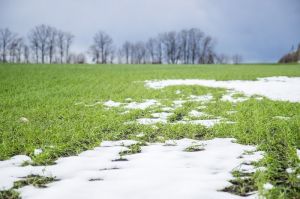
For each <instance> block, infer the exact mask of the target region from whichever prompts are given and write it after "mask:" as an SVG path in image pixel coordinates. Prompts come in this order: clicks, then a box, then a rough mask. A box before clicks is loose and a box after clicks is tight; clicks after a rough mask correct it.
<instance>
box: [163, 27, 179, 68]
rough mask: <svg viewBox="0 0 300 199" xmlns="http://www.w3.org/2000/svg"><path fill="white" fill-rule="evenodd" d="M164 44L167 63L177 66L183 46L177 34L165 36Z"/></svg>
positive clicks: (169, 33)
mask: <svg viewBox="0 0 300 199" xmlns="http://www.w3.org/2000/svg"><path fill="white" fill-rule="evenodd" d="M162 42H163V44H164V49H165V55H166V60H167V63H171V64H177V63H178V60H179V58H180V55H181V46H180V44H179V39H178V35H177V33H176V32H174V31H172V32H168V33H165V34H163V36H162Z"/></svg>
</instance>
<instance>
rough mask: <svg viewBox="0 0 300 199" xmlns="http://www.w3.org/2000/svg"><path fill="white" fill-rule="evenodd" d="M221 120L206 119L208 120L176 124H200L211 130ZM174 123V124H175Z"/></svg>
mask: <svg viewBox="0 0 300 199" xmlns="http://www.w3.org/2000/svg"><path fill="white" fill-rule="evenodd" d="M220 122H221V119H208V120H189V121H178V122H176V123H177V124H200V125H203V126H205V127H207V128H211V127H213V126H214V125H216V124H219V123H220ZM176 123H175V124H176Z"/></svg>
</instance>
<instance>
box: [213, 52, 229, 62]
mask: <svg viewBox="0 0 300 199" xmlns="http://www.w3.org/2000/svg"><path fill="white" fill-rule="evenodd" d="M216 63H218V64H228V63H229V57H228V56H227V55H225V54H219V55H217V56H216Z"/></svg>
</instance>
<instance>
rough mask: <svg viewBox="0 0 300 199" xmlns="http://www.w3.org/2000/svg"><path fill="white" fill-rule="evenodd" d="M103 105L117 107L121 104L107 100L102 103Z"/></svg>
mask: <svg viewBox="0 0 300 199" xmlns="http://www.w3.org/2000/svg"><path fill="white" fill-rule="evenodd" d="M103 105H104V106H108V107H119V106H120V105H121V103H120V102H114V101H112V100H109V101H107V102H104V104H103Z"/></svg>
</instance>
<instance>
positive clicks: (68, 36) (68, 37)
mask: <svg viewBox="0 0 300 199" xmlns="http://www.w3.org/2000/svg"><path fill="white" fill-rule="evenodd" d="M64 34H65V42H66V43H65V44H66V46H65V49H66V53H65V54H66V63H69V52H70V47H71V45H72V43H73V39H74V35H72V34H71V33H68V32H66V33H64Z"/></svg>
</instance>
